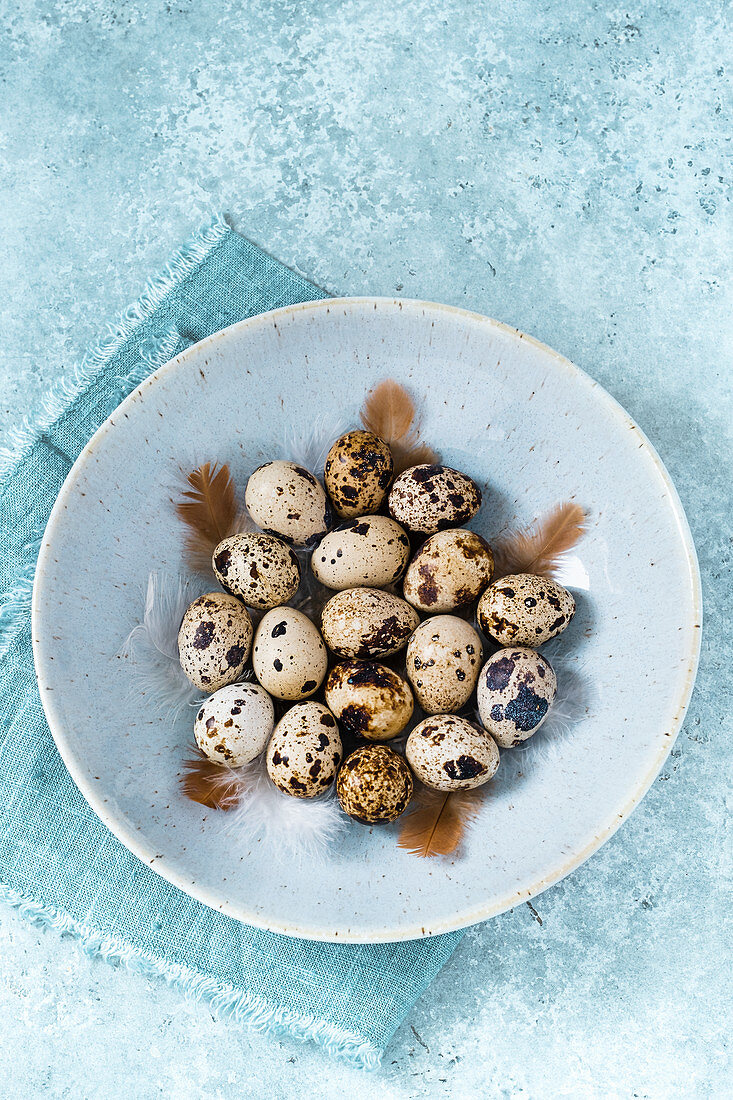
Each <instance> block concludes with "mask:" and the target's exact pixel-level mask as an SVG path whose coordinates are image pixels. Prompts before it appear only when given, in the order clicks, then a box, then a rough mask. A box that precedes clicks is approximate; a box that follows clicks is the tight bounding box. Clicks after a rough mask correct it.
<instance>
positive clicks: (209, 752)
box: [194, 684, 275, 768]
mask: <svg viewBox="0 0 733 1100" xmlns="http://www.w3.org/2000/svg"><path fill="white" fill-rule="evenodd" d="M274 724H275V708H274V706H273V704H272V699H271V698H270V696H269V695H268V694H267V692H266V691H265V689H264V688H263V687H260V685H259V684H229V685H228V687H223V688H219V690H218V691H215V692H214V694H213V695H210V696H209V698H208V699H206V700H205V701H204V702H203V703H202V704H201V707H200V708H199V711H198V714H197V715H196V722H195V724H194V735H195V737H196V744H197V745H198V747H199V748H200V749H201V751H202V753H203V754H204V755H205V756H208V757H209V759H210V760H215V761H216V762H217V764H229V765H230V766H231V767H232V768H239V767H241V766H242V765H243V764H249V762H250V760H254V758H255V757H256V756H259V755H260V753H261V752H262V751H263V750H264V749H265V747H266V745H267V742H268V741H269V740H270V737H271V736H272V727H273V726H274Z"/></svg>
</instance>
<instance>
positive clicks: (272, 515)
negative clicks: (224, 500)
mask: <svg viewBox="0 0 733 1100" xmlns="http://www.w3.org/2000/svg"><path fill="white" fill-rule="evenodd" d="M244 501H245V504H246V505H247V511H248V512H249V514H250V515H251V517H252V519H253V520H254V521H255V523H256V524H257V525H258V527H262V528H263V529H264V530H265V531H267V532H268V534H273V535H279V536H280V538H283V539H285V541H286V542H289V543H292V545H293V546H314V545H315V544H316V543H317V542H318V540H319V539H320V537H321V535H323V534H325V533H326V531H327V530H328V528H329V527H330V525H331V507H330V505H329V503H328V500H327V499H326V493H325V490H324V489H323V486H322V485H321V483H320V482H319V481H317V480H316V478H315V477H314V476H313V474H312V473H310V471H309V470H306V469H305V468H304V467H303V466H297V465H296V464H295V463H294V462H282V461H278V462H266V463H265V464H264V466H260V467H258V469H256V470H255V471H254V473H253V474H252V475H251V477H250V479H249V481H248V482H247V488H246V490H245V495H244Z"/></svg>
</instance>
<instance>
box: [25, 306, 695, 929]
mask: <svg viewBox="0 0 733 1100" xmlns="http://www.w3.org/2000/svg"><path fill="white" fill-rule="evenodd" d="M388 376H391V377H394V378H397V379H398V380H399V381H401V382H403V383H404V384H405V385H406V386H407V387H408V388H409V389H410V390H411V392H412V393H413V395H414V396H415V397H417V398H418V403H419V405H420V410H421V416H422V426H423V435H424V437H425V438H426V439H427V440H429V441H430V442H431V443H432V444H433V445H434V446H435V447H436V448H438V449H439V450H440V452H441V455H442V458H443V461H444V462H445V463H446V464H448V465H450V466H453V467H457V468H458V469H460V470H463V471H465V472H466V473H468V474H470V475H471V476H472V477H473V478H474V479H475V480H476V481H477V482H478V484H479V485H480V487H481V489H482V491H483V494H484V503H483V506H482V508H481V511H480V512H479V514H478V516H477V517H476V518H475V519H474V520H473V521H472V523H471V526H472V527H473V528H474V529H475V530H477V531H478V532H479V533H480V534H482V535H484V536H485V537H487V538H489V539H490V538H491V536H492V535H495V534H497V533H498V532H499V531H500V530H501V529H502V528H503V527H505V526H506V525H508V524H512V525H513V524H516V523H526V522H529V521H531V520H532V519H533V518H534V517H535V516H536V515H537V514H539V513H542V512H543V511H545V510H546V509H547V508H548V507H550V506H551V505H552V504H554V503H555V502H558V501H561V500H565V499H576V500H577V501H578V502H580V503H581V504H582V505H583V506H584V507H585V508H586V509H587V510H588V512H589V514H590V530H589V533H588V534H587V536H586V537H585V539H584V540H583V542H582V543H581V544H580V546H579V548H578V552H577V554H576V555H574V556H573V558H572V559H571V562H570V564H569V567H568V568H569V573H568V577H567V578H566V583H567V584H568V585H569V587H571V588H572V589H573V591H574V592H575V595H576V597H577V599H578V611H577V614H576V616H575V620H574V622H573V624H572V626H571V627H570V628H569V629H568V630H567V631H566V632H565V634H563V635H562V637H561V638H560V639H558V640H557V641H555V642H553V643H551V645H552V646H553V647H556V648H555V649H554V650H553V652H555V653H561V654H564V655H567V657H568V658H570V659H571V660H572V659H575V658H577V660H578V662H579V663H580V664H582V666H583V669H584V673H585V675H586V677H587V678H588V679H589V680H590V681H591V682H592V684H593V686H594V694H595V700H594V702H593V705H592V707H591V713H590V714H589V715H588V716H587V717H586V718H585V719H584V720H583V721H582V722H581V723H580V724H578V725H576V726H575V727H574V728H572V729H571V730H570V731H569V732H567V733H565V734H563V735H562V736H560V735H558V736H556V737H555V738H554V739H551V740H548V739H547V738H544V739H543V737H544V735H543V732H542V731H540V733H538V734H537V737H536V738H534V739H533V741H532V742H530V745H532V746H533V748H532V750H531V751H529V750H528V751H527V752H526V753H525V755H524V756H523V757H522V758H521V766H520V767H518V766H517V764H516V758H515V759H514V761H509V762H507V763H506V764H505V762H503V763H502V767H500V769H499V773H498V774H497V776H496V778H495V779H494V780H493V782H492V786H491V793H490V797H488V798H487V799H486V800H485V802H484V804H483V807H482V809H481V812H480V815H479V817H478V819H477V821H476V823H475V825H474V827H473V828H472V830H471V832H470V834H469V836H468V837H467V840H466V842H465V843H464V845H463V848H462V850H461V852H460V853H459V854H458V856H457V857H456V858H455V859H436V860H429V861H428V860H419V859H416V858H415V857H414V856H411V855H410V854H408V853H407V852H404V851H402V850H400V849H398V848H397V846H396V843H395V832H396V826H394V825H392V826H382V827H379V828H374V829H368V828H363V827H357V826H355V825H354V826H353V827H350V828H349V829H348V830H347V831H346V833H345V839H344V840H343V841H341V842H340V843H339V845H338V848H337V850H335V851H334V852H333V854H332V856H331V857H330V858H329V859H328V860H326V861H325V862H324V863H323V864H321V865H315V866H313V865H310V866H309V865H305V866H297V864H293V863H287V862H282V861H278V860H277V859H276V858H273V856H274V853H272V852H270V851H268V850H267V847H266V845H264V844H261V843H254V844H251V845H247V844H241V843H237V842H236V840H235V839H233V837H232V835H231V834H230V833H229V832H228V831H227V826H226V820H225V815H221V814H216V813H215V812H213V811H206V810H204V809H202V808H201V807H199V806H197V805H195V804H194V803H191V802H188V801H186V800H185V799H184V798H183V797H182V796H181V795H180V793H179V790H178V774H179V772H180V765H181V760H182V757H183V755H184V748H185V746H188V745H190V743H191V736H192V735H191V730H190V728H189V726H190V723H189V721H188V716H184V717H183V718H182V719H181V720H180V721H179V722H178V723H177V724H176V725H175V726H174V727H172V728H171V727H170V726H166V724H165V723H164V722H163V721H161V720H160V719H159V718H157V717H156V715H155V713H153V711H152V709H151V707H150V705H149V704H148V703H146V701H145V700H144V699H142V698H140V697H136V696H135V695H134V694H132V695H131V693H130V670H129V668H128V667H127V665H126V662H125V661H124V659H122V658H120V657H119V656H118V653H119V649H120V643H121V640H122V639H123V638H124V637H125V636H126V635H127V633H128V632H129V631H130V629H131V628H132V626H133V625H134V624H135V622H136V621H137V620H138V617H139V615H140V613H141V608H142V604H143V592H144V589H145V585H146V580H147V576H148V573H149V571H150V570H151V569H168V570H172V571H178V570H181V569H182V568H183V565H182V558H181V544H182V538H181V533H180V529H179V528H178V526H177V524H176V522H175V520H173V518H172V515H171V510H170V504H169V495H170V484H171V478H172V476H173V473H174V471H175V470H176V469H177V468H178V467H179V465H181V464H183V465H190V464H191V462H192V461H203V460H205V459H211V460H214V459H216V460H219V461H228V462H229V463H230V465H231V467H232V472H233V474H234V476H235V479H236V481H237V483H238V485H239V486H240V491H242V490H243V488H244V484H245V478H246V476H247V475H248V474H249V473H250V472H251V471H252V470H253V469H254V468H255V467H256V466H258V465H259V464H260V463H261V462H263V461H265V460H266V459H268V458H269V457H271V456H272V455H273V453H274V452H276V451H279V450H280V449H281V446H282V442H281V441H282V438H283V434H284V430H285V429H288V430H290V431H296V432H298V431H301V432H303V433H307V432H309V431H310V429H311V427H312V424H313V422H314V421H317V420H318V418H319V417H321V416H322V415H323V413H324V411H325V412H326V413H328V411H329V410H330V409H332V410H334V412H337V413H338V414H339V415H340V414H341V413H343V414H344V416H345V417H346V420H347V422H348V421H349V420H350V421H352V422H353V425H354V426H356V425H357V419H358V410H359V407H360V405H361V402H362V400H363V397H364V394H365V393H366V391H367V390H368V389H369V388H370V387H371V386H373V385H374V384H375V383H376V382H378V381H379V380H381V379H382V378H385V377H388ZM700 623H701V604H700V583H699V574H698V568H697V560H696V556H695V550H694V547H693V544H692V541H691V537H690V532H689V528H688V526H687V522H686V519H685V516H684V513H683V511H682V508H681V505H680V502H679V499H678V497H677V494H676V492H675V489H674V487H673V485H672V483H671V481H670V479H669V476H668V475H667V473H666V471H665V469H664V467H663V466H662V464H661V462H660V460H659V458H658V457H657V455H656V454H655V452H654V451H653V449H652V448H651V446H650V445H649V443H648V442H647V440H646V439H645V437H644V436H643V434H642V433H641V431H640V430H639V428H637V427H636V425H635V424H634V423H633V422H632V421H631V420H630V419H629V417H628V416H627V415H626V413H625V412H624V411H623V410H622V409H621V408H620V406H619V405H618V404H617V403H616V402H615V401H614V400H613V399H612V398H611V397H609V395H608V394H607V393H606V392H605V391H604V390H603V389H601V387H600V386H598V385H597V384H596V383H595V382H593V381H592V380H591V379H590V378H589V377H588V376H587V375H585V374H584V373H583V372H582V371H580V370H578V369H577V368H576V367H574V366H573V365H572V364H571V363H569V362H568V361H567V360H566V359H563V358H562V357H561V356H560V355H558V354H556V353H555V352H553V351H551V350H550V349H548V348H546V347H543V346H542V345H541V344H538V343H537V342H536V341H534V340H532V339H530V338H528V337H526V336H523V335H522V334H521V333H518V332H516V331H515V330H513V329H510V328H508V327H506V326H504V325H501V324H498V323H497V322H495V321H491V320H488V319H487V318H484V317H480V316H478V315H475V314H471V313H467V312H464V311H461V310H457V309H452V308H448V307H445V306H439V305H431V304H426V303H420V302H403V301H393V300H388V299H377V300H374V299H344V300H331V301H324V302H315V303H312V304H308V305H303V306H296V307H292V308H287V309H282V310H278V311H276V312H274V313H269V314H265V315H263V316H260V317H257V318H254V319H252V320H250V321H244V322H242V323H240V324H237V325H234V326H232V327H231V328H229V329H226V330H224V331H223V332H220V333H217V334H216V335H214V336H211V337H210V338H209V339H207V340H204V341H202V343H200V344H198V345H196V346H195V347H193V348H190V349H189V350H188V351H186V352H184V353H183V354H181V355H180V356H178V357H177V358H176V359H175V360H173V361H172V362H170V363H168V364H166V366H164V367H162V368H161V369H160V370H158V371H157V372H156V373H155V374H154V375H153V376H152V377H151V378H150V379H149V380H147V381H146V382H145V383H144V384H143V385H142V386H140V387H139V388H138V389H137V390H135V392H134V393H133V394H131V396H130V397H129V398H128V399H127V400H126V401H125V402H124V403H123V405H122V406H121V407H120V408H119V409H118V410H117V411H116V412H115V413H114V415H113V416H112V417H111V418H110V419H109V420H108V421H107V422H106V423H105V424H104V425H103V426H102V427H101V428H100V430H99V431H98V432H97V433H96V435H95V436H94V438H93V439H92V440H91V442H90V443H89V445H88V447H87V448H86V449H85V451H84V452H83V454H82V455H81V456H80V458H79V460H78V461H77V463H76V464H75V466H74V468H73V470H72V471H71V473H70V474H69V477H68V479H67V481H66V483H65V485H64V487H63V489H62V492H61V494H60V496H59V499H58V501H57V503H56V505H55V507H54V510H53V513H52V516H51V519H50V521H49V524H48V528H47V531H46V535H45V538H44V540H43V546H42V550H41V554H40V558H39V564H38V571H37V575H36V584H35V590H34V599H33V638H34V650H35V658H36V667H37V670H38V678H39V684H40V691H41V698H42V700H43V704H44V707H45V709H46V714H47V717H48V721H49V724H50V727H51V730H52V731H53V734H54V737H55V739H56V743H57V745H58V748H59V751H60V752H61V755H62V756H63V758H64V761H65V762H66V764H67V766H68V768H69V770H70V772H71V774H72V776H73V777H74V779H75V781H76V782H77V784H78V785H79V787H80V789H81V790H82V792H83V793H84V795H85V797H86V798H87V799H88V801H89V803H90V804H91V806H92V807H93V808H94V809H95V811H96V812H97V813H98V814H99V816H100V817H101V819H102V820H103V821H104V823H105V824H106V825H107V826H108V827H109V828H110V829H111V830H112V831H113V832H114V833H115V834H116V835H117V836H118V837H119V838H120V840H122V841H123V843H124V844H126V845H127V847H128V848H129V849H130V850H131V851H133V852H134V853H135V854H136V855H137V856H138V857H139V858H140V859H141V860H143V861H145V862H146V863H148V864H149V865H150V866H152V867H154V868H155V869H156V870H157V871H158V872H159V873H160V874H161V875H163V876H164V877H165V878H167V879H169V880H170V881H171V882H173V883H175V884H176V885H177V886H178V887H180V888H181V889H182V890H185V891H186V892H188V893H189V894H192V895H193V896H195V897H197V898H199V899H200V900H201V901H203V902H205V903H207V904H208V905H210V906H212V907H214V908H216V909H220V910H222V911H223V912H226V913H229V914H231V915H232V916H234V917H237V918H239V919H241V920H243V921H246V922H248V923H251V924H255V925H258V926H261V927H265V928H269V929H271V930H273V931H276V932H282V933H285V934H287V935H293V936H303V937H306V938H311V939H323V940H344V941H361V942H364V941H379V940H387V941H389V940H400V939H411V938H414V937H419V936H425V935H431V934H437V933H440V932H445V931H448V930H450V929H454V928H459V927H461V926H465V925H469V924H472V923H475V922H477V921H480V920H483V919H485V918H486V917H490V916H492V915H493V914H496V913H500V912H502V911H503V910H505V909H508V908H509V907H511V906H512V905H515V904H516V903H517V902H519V901H521V900H523V899H526V898H531V897H532V896H534V895H535V894H537V893H539V892H540V891H541V890H543V889H545V888H546V887H547V886H549V885H550V884H551V883H553V882H556V881H557V880H558V879H560V878H562V877H563V876H564V875H566V874H568V873H569V872H570V871H572V870H573V868H575V867H577V866H578V864H579V863H581V862H582V861H583V860H584V859H586V858H587V857H588V856H589V855H590V854H591V853H592V852H594V851H595V850H596V849H597V848H598V847H599V846H600V845H601V844H602V843H603V841H604V840H606V839H607V838H608V837H609V836H610V835H611V834H612V833H613V832H614V830H615V829H616V828H617V827H618V825H619V824H620V823H621V822H622V821H623V819H624V818H625V817H626V816H627V815H628V814H629V813H630V811H631V810H632V809H633V807H634V806H635V805H636V804H637V802H638V801H639V800H640V799H641V797H642V796H643V794H644V793H645V791H646V790H647V788H648V786H649V784H650V783H651V782H652V780H653V779H654V777H655V776H656V774H657V772H658V771H659V769H660V767H661V765H662V764H663V762H664V760H665V758H666V756H667V754H668V753H669V750H670V748H671V746H672V743H673V741H674V738H675V736H676V734H677V731H678V730H679V727H680V725H681V723H682V720H683V717H684V714H685V710H686V707H687V703H688V701H689V697H690V693H691V690H692V684H693V681H694V676H695V670H696V666H697V656H698V651H699V640H700ZM120 714H125V715H126V716H127V721H126V723H125V724H123V725H122V726H121V725H120V722H119V715H120ZM542 739H543V740H542ZM505 760H507V758H506V757H505Z"/></svg>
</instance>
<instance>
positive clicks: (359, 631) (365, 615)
mask: <svg viewBox="0 0 733 1100" xmlns="http://www.w3.org/2000/svg"><path fill="white" fill-rule="evenodd" d="M419 621H420V619H419V616H418V614H417V612H416V611H415V610H414V608H412V607H410V605H409V604H408V603H405V601H404V600H401V599H400V598H399V596H394V595H393V594H392V593H391V592H384V591H383V590H382V589H380V588H347V589H346V590H345V591H344V592H337V593H336V595H335V596H332V597H331V599H330V600H329V601H328V603H327V604H326V606H325V607H324V609H323V613H322V617H321V629H322V631H323V637H324V638H325V640H326V645H327V646H328V647H329V649H332V650H333V652H334V653H337V654H338V655H339V656H340V657H385V656H387V655H388V654H390V653H397V652H399V650H400V649H403V648H404V647H405V646H406V645H407V639H408V638H409V637H410V635H411V634H412V632H413V630H414V629H415V627H416V626H417V624H418V623H419Z"/></svg>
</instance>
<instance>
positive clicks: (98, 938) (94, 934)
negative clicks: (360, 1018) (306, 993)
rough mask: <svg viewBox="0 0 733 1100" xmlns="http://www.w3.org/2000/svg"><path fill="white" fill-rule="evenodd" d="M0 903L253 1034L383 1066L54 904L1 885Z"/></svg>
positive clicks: (312, 1025) (356, 1045)
mask: <svg viewBox="0 0 733 1100" xmlns="http://www.w3.org/2000/svg"><path fill="white" fill-rule="evenodd" d="M0 901H4V902H5V903H6V904H8V905H10V906H12V907H13V908H14V909H16V910H17V911H18V912H19V913H20V914H21V916H23V917H25V918H26V919H27V920H29V921H31V922H32V923H33V924H35V925H36V926H38V927H40V928H44V929H47V928H53V929H54V930H55V931H57V932H60V933H61V934H62V935H63V934H69V935H73V936H74V937H76V939H77V941H78V942H79V945H80V946H81V949H82V951H84V953H85V954H86V955H89V956H90V957H92V958H103V959H105V960H106V961H107V962H110V963H113V964H117V965H121V966H124V967H125V968H126V969H128V970H132V971H135V972H136V973H139V974H145V975H146V976H147V977H155V978H164V979H165V981H166V982H168V984H169V985H171V986H174V987H175V988H176V989H179V990H180V991H181V992H182V993H183V994H185V996H187V997H188V998H190V999H192V1000H194V1001H206V1003H207V1004H208V1005H209V1007H210V1008H211V1010H212V1012H213V1013H214V1014H215V1015H216V1016H217V1018H219V1019H221V1020H228V1021H233V1022H234V1023H238V1024H245V1025H246V1026H247V1027H249V1028H251V1029H252V1030H253V1031H267V1032H272V1033H279V1034H287V1035H289V1036H291V1037H292V1038H293V1039H296V1040H297V1041H298V1042H307V1041H312V1042H315V1043H317V1044H318V1045H319V1046H321V1047H323V1049H324V1050H325V1051H326V1052H327V1053H328V1054H330V1055H332V1056H334V1057H336V1058H340V1059H342V1060H343V1061H346V1062H350V1063H351V1064H352V1065H355V1066H358V1067H360V1068H362V1069H370V1070H371V1069H376V1068H378V1066H379V1064H380V1062H381V1058H382V1051H381V1050H380V1049H379V1048H378V1047H376V1046H375V1045H374V1044H373V1043H370V1042H368V1041H367V1040H365V1039H363V1038H362V1037H361V1036H359V1035H355V1034H353V1033H352V1032H349V1031H345V1030H344V1029H343V1028H340V1027H337V1026H336V1025H335V1024H331V1023H328V1022H327V1021H325V1020H318V1019H317V1018H316V1017H315V1016H300V1015H298V1014H297V1013H295V1012H292V1011H291V1010H290V1009H287V1008H284V1007H283V1006H282V1005H275V1004H272V1003H271V1002H269V1001H267V1000H266V999H265V998H264V997H259V996H256V995H255V994H252V993H244V992H242V991H241V990H238V989H235V988H234V987H233V986H231V985H229V984H228V983H223V982H216V981H214V980H213V979H212V978H208V977H205V976H204V975H203V974H200V973H199V972H198V971H196V970H194V969H192V968H191V967H187V966H181V965H180V964H178V963H168V962H165V961H164V960H163V959H158V958H156V957H155V956H154V955H151V954H149V953H148V952H147V951H142V950H140V949H139V948H136V947H132V946H131V945H130V944H129V943H125V941H124V940H121V939H118V937H117V936H112V935H108V934H107V935H105V934H103V933H101V932H99V931H97V930H96V929H94V928H90V927H88V926H87V925H84V924H81V923H80V922H79V921H76V920H74V919H73V917H70V916H69V915H68V914H67V913H63V912H61V911H60V910H59V909H56V908H55V907H54V906H51V905H42V904H41V903H40V902H37V901H35V900H33V899H31V898H27V897H25V896H24V895H23V894H21V893H20V891H18V890H13V889H11V888H10V887H8V886H3V885H0Z"/></svg>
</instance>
